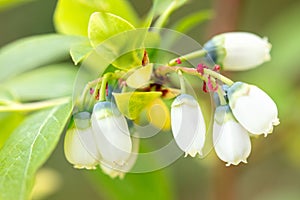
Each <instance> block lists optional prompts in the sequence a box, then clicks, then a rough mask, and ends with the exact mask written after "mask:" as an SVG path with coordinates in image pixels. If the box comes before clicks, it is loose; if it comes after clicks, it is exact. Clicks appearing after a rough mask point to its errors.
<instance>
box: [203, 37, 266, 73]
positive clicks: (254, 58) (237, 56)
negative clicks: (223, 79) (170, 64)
mask: <svg viewBox="0 0 300 200" xmlns="http://www.w3.org/2000/svg"><path fill="white" fill-rule="evenodd" d="M204 49H206V50H207V51H208V55H209V56H210V57H211V58H212V59H213V60H214V62H216V63H217V64H219V65H221V66H222V69H224V70H232V71H243V70H248V69H251V68H254V67H256V66H258V65H261V64H262V63H264V62H266V61H269V60H270V59H271V57H270V50H271V44H270V43H269V42H268V40H267V39H266V38H261V37H259V36H257V35H255V34H253V33H248V32H229V33H223V34H220V35H216V36H214V37H213V38H212V39H211V40H209V41H208V42H207V43H206V44H205V45H204Z"/></svg>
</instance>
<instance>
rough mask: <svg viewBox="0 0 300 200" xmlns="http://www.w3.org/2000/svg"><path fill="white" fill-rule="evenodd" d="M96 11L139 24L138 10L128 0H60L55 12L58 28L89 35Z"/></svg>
mask: <svg viewBox="0 0 300 200" xmlns="http://www.w3.org/2000/svg"><path fill="white" fill-rule="evenodd" d="M94 12H110V13H113V14H115V15H118V16H120V17H122V18H124V19H126V20H127V21H129V22H130V23H131V24H134V25H136V26H137V25H138V24H139V20H138V16H137V14H136V12H135V11H134V9H133V8H132V7H131V5H130V4H129V3H128V2H127V1H126V0H109V1H107V0H59V2H58V4H57V7H56V10H55V14H54V23H55V27H56V30H57V31H58V32H60V33H64V34H70V35H83V36H87V35H88V23H89V19H90V16H91V14H92V13H94Z"/></svg>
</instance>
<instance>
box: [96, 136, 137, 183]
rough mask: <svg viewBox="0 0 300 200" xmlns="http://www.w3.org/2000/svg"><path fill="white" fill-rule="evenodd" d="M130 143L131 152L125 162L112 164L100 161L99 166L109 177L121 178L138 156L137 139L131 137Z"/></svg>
mask: <svg viewBox="0 0 300 200" xmlns="http://www.w3.org/2000/svg"><path fill="white" fill-rule="evenodd" d="M132 143H133V145H132V152H131V154H130V156H129V158H128V160H127V161H126V164H124V165H122V166H119V165H114V164H113V163H108V162H101V164H100V167H101V169H102V171H103V172H104V173H105V174H107V175H109V176H110V177H111V178H116V177H119V178H120V179H123V178H124V176H125V174H126V173H128V172H130V170H131V169H132V168H133V166H134V164H135V162H136V159H137V157H138V151H139V139H138V138H133V139H132Z"/></svg>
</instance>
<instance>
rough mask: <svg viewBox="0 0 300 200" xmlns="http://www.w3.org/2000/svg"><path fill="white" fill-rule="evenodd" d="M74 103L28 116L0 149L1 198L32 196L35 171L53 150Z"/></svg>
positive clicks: (17, 198)
mask: <svg viewBox="0 0 300 200" xmlns="http://www.w3.org/2000/svg"><path fill="white" fill-rule="evenodd" d="M70 114H71V103H69V104H63V105H60V106H56V107H52V108H50V109H47V110H42V111H40V112H37V113H34V114H32V115H31V116H29V117H28V118H27V119H26V120H25V121H23V122H22V123H21V125H20V126H19V127H18V128H17V129H16V130H15V131H14V132H13V133H12V135H11V136H10V137H9V139H8V140H7V141H6V143H5V144H4V146H3V147H2V149H1V151H0V163H1V165H0V199H14V200H22V199H29V196H30V193H31V189H32V186H33V182H34V175H35V173H36V171H37V170H38V168H39V167H41V166H42V164H43V163H44V162H45V161H46V160H47V158H48V157H49V156H50V154H51V153H52V151H53V150H54V148H55V146H56V144H57V142H58V140H59V138H60V134H61V133H62V131H63V129H64V127H65V125H66V123H67V120H68V118H69V117H70Z"/></svg>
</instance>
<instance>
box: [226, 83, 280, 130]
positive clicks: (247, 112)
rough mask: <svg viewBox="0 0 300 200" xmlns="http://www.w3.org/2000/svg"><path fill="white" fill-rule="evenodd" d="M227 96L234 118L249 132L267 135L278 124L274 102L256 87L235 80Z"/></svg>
mask: <svg viewBox="0 0 300 200" xmlns="http://www.w3.org/2000/svg"><path fill="white" fill-rule="evenodd" d="M227 96H228V100H229V106H230V108H231V110H232V112H233V114H234V116H235V118H236V119H237V120H238V122H239V123H240V124H241V125H242V126H243V127H244V128H245V129H247V130H248V131H249V132H250V133H252V134H255V135H260V134H264V135H265V136H267V135H268V134H269V133H272V132H273V126H276V125H278V124H279V119H278V110H277V106H276V104H275V103H274V101H273V100H272V99H271V98H270V97H269V96H268V95H267V94H266V93H265V92H264V91H262V90H261V89H259V88H258V87H256V86H254V85H249V84H246V83H242V82H236V83H234V84H233V85H232V86H231V87H230V88H229V89H228V92H227Z"/></svg>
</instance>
